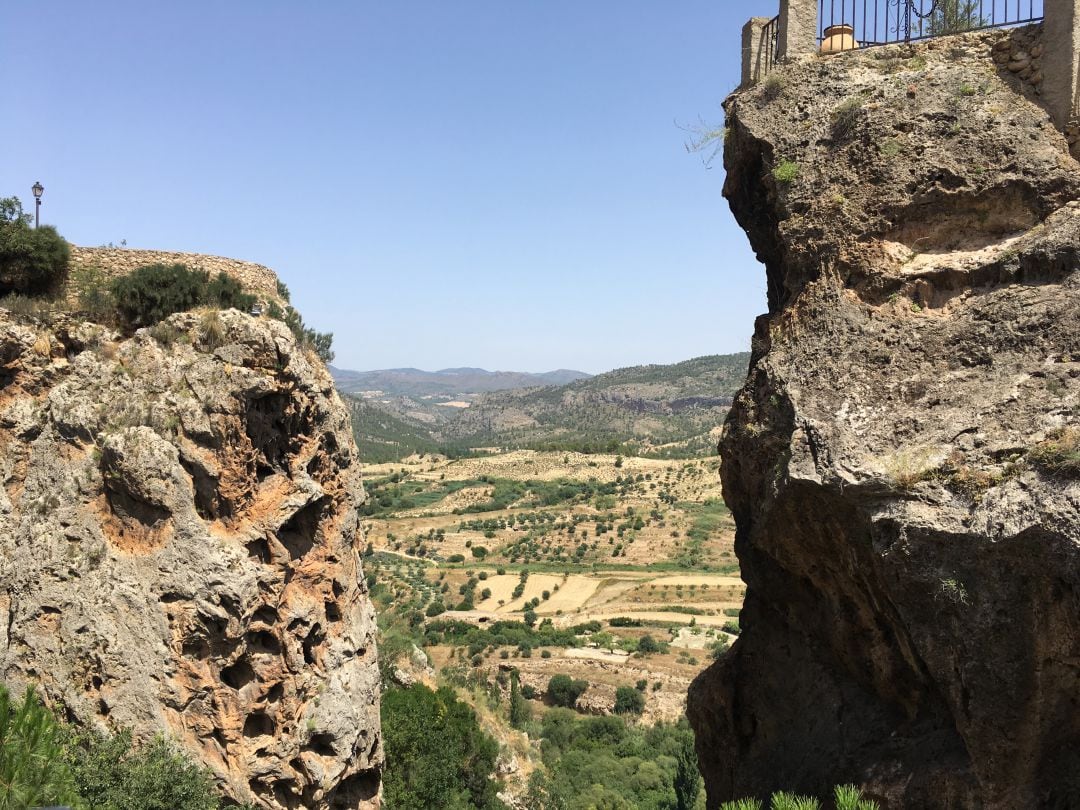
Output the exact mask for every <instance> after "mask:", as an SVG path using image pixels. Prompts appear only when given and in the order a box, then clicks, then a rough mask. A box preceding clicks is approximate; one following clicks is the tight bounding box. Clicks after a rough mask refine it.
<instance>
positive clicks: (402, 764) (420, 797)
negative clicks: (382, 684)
mask: <svg viewBox="0 0 1080 810" xmlns="http://www.w3.org/2000/svg"><path fill="white" fill-rule="evenodd" d="M382 730H383V740H384V743H385V746H386V770H385V772H384V773H383V790H384V796H385V803H386V806H387V807H392V808H393V809H394V810H468V809H469V808H479V810H503V808H505V805H504V804H503V803H502V802H501V801H499V799H498V798H497V797H496V795H495V794H496V791H497V784H496V783H495V782H494V781H492V779H491V774H492V772H493V771H494V769H495V758H496V757H497V756H498V754H499V746H498V743H496V742H495V740H494V739H493V738H492V737H490V736H489V735H487V734H485V733H484V732H483V730H482V729H481V728H480V724H479V723H478V722H477V719H476V713H475V712H474V711H473V710H472V708H470V707H469V706H468V705H467V704H465V703H463V702H462V701H460V700H458V699H457V696H456V695H455V693H454V690H453V689H452V688H450V687H448V686H443V687H441V688H440V689H439V690H438V691H437V692H433V691H432V690H431V689H429V688H427V687H426V686H424V685H423V684H415V685H414V686H410V687H409V688H408V689H389V690H388V691H387V692H385V693H384V694H383V698H382Z"/></svg>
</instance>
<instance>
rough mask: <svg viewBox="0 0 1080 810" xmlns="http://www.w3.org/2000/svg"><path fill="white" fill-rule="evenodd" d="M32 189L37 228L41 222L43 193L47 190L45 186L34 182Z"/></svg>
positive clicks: (35, 225)
mask: <svg viewBox="0 0 1080 810" xmlns="http://www.w3.org/2000/svg"><path fill="white" fill-rule="evenodd" d="M30 190H31V191H32V192H34V227H35V228H36V227H37V226H38V225H40V224H41V195H42V193H44V191H45V186H43V185H41V183H34V185H33V186H31V187H30Z"/></svg>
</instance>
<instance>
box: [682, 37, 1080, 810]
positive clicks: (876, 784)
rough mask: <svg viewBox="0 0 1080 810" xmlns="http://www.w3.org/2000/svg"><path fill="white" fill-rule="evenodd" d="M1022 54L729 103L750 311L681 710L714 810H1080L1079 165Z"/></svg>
mask: <svg viewBox="0 0 1080 810" xmlns="http://www.w3.org/2000/svg"><path fill="white" fill-rule="evenodd" d="M1039 36H1040V31H1039V29H1038V28H1027V29H1023V30H1019V31H1016V32H1000V31H999V32H989V33H980V34H967V35H962V36H956V37H947V38H942V39H939V40H934V41H931V42H929V43H924V44H921V45H900V46H893V47H887V48H875V49H868V50H865V51H860V52H852V53H846V54H841V55H838V56H834V57H826V58H822V57H811V58H807V59H805V60H803V61H798V62H795V63H792V64H788V65H785V66H781V67H780V68H779V69H777V71H776V72H775V73H774V74H773V76H772V77H771V78H770V79H769V80H767V81H766V82H764V83H763V84H761V85H759V86H758V87H756V88H753V89H750V90H746V91H742V92H738V93H736V94H735V95H733V96H732V97H731V98H730V99H729V100H728V101H727V102H726V106H725V109H726V113H727V130H726V144H725V150H724V163H725V167H726V169H727V179H726V183H725V187H724V193H725V196H726V197H727V198H728V200H729V202H730V205H731V208H732V211H733V212H734V214H735V216H736V218H737V219H738V221H739V223H740V224H741V225H742V226H743V228H744V229H745V230H746V232H747V234H748V235H749V238H750V241H751V243H752V245H753V248H754V250H755V252H756V253H757V255H758V257H759V259H760V260H761V261H762V263H763V264H764V265H765V271H766V274H767V278H768V297H769V313H768V314H767V315H764V316H762V317H761V318H759V320H758V322H757V325H756V330H755V336H754V342H753V356H752V360H751V365H750V370H749V375H748V378H747V381H746V384H745V386H744V387H743V389H742V390H741V392H740V393H739V394H738V396H737V398H736V402H735V405H734V407H733V408H732V411H731V412H730V415H729V417H728V420H727V424H726V426H725V431H724V435H723V438H722V440H721V445H720V451H721V454H722V456H723V473H722V475H723V484H724V490H725V498H726V499H727V502H728V504H729V506H730V507H731V509H732V512H733V513H734V516H735V519H736V522H737V527H738V529H737V545H736V550H737V552H738V555H739V559H740V562H741V565H742V571H743V576H744V578H745V580H746V582H747V596H746V604H745V608H744V610H743V613H742V619H741V621H742V626H743V634H742V636H741V637H740V639H739V640H738V642H737V643H736V644H735V645H734V647H733V648H732V650H731V651H730V653H729V654H728V655H726V656H725V657H724V658H723V659H721V660H720V661H719V662H717V663H716V664H715V665H714V666H712V667H711V668H710V669H708V670H706V671H705V672H704V673H703V674H702V675H701V676H699V678H698V679H697V680H696V681H695V683H694V684H693V686H692V687H691V690H690V695H689V708H688V712H689V716H690V719H691V723H692V724H693V726H694V728H695V731H696V733H697V747H698V753H699V758H700V761H701V766H702V770H703V772H704V774H705V777H706V782H707V788H708V795H709V807H711V808H715V807H717V806H718V804H719V803H720V802H721V801H723V800H726V799H728V798H731V797H732V796H746V795H757V796H764V795H766V794H767V793H768V792H769V791H772V790H776V789H781V788H785V789H795V790H799V791H803V792H807V793H815V794H817V795H823V794H825V793H826V792H828V791H829V790H830V788H831V786H832V785H833V784H836V783H840V782H848V781H851V782H858V783H862V784H865V785H867V786H868V788H869V791H870V792H871V793H872V794H874V795H875V796H876V797H878V798H879V799H881V800H882V804H883V806H884V807H889V808H900V807H903V808H909V807H927V808H1001V809H1002V810H1004V808H1019V807H1062V808H1064V807H1078V806H1080V711H1077V701H1078V700H1080V666H1078V662H1080V272H1078V267H1080V204H1078V203H1077V202H1076V200H1077V199H1080V166H1078V164H1077V163H1076V161H1074V159H1073V158H1072V157H1071V156H1070V153H1069V147H1068V143H1067V141H1066V139H1065V137H1064V136H1063V135H1062V134H1061V133H1060V132H1058V131H1057V130H1056V129H1055V128H1054V127H1053V126H1052V124H1051V122H1050V119H1049V117H1048V115H1047V114H1046V112H1045V111H1044V110H1043V109H1042V108H1040V107H1039V106H1038V103H1037V96H1036V95H1035V89H1034V88H1033V87H1032V86H1031V85H1030V83H1029V82H1025V81H1024V78H1023V77H1022V76H1020V75H1019V73H1020V72H1021V71H1014V70H1011V69H1010V67H1009V63H1011V62H1015V61H1016V60H1015V59H1012V58H1010V59H1002V58H1001V56H1000V55H1001V54H1006V53H1007V54H1010V56H1011V55H1012V54H1014V53H1015V52H1016V51H1017V50H1025V51H1027V50H1029V49H1034V47H1036V46H1037V44H1038V40H1039ZM1017 43H1020V45H1019V46H1018V44H1017ZM1021 46H1022V47H1021ZM995 54H997V55H998V56H997V58H995Z"/></svg>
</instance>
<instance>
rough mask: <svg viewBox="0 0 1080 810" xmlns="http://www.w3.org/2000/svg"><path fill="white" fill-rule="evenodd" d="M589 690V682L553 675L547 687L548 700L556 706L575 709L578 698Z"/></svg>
mask: <svg viewBox="0 0 1080 810" xmlns="http://www.w3.org/2000/svg"><path fill="white" fill-rule="evenodd" d="M588 688H589V682H588V681H581V680H575V679H574V678H571V677H570V676H569V675H563V674H561V673H560V674H558V675H552V676H551V680H549V681H548V687H547V695H548V700H550V701H551V702H552V703H553V704H554V705H556V706H563V707H565V708H567V709H573V708H574V707H575V706H576V705H577V701H578V698H579V697H581V696H582V694H584V692H585V690H586V689H588Z"/></svg>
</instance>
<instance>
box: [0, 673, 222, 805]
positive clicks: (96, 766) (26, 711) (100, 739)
mask: <svg viewBox="0 0 1080 810" xmlns="http://www.w3.org/2000/svg"><path fill="white" fill-rule="evenodd" d="M220 804H221V801H220V797H219V796H218V795H217V793H216V792H215V789H214V781H213V777H212V776H211V774H210V772H209V771H207V770H206V769H204V768H201V767H199V766H198V765H196V764H194V763H193V762H192V761H191V760H190V759H189V758H188V757H187V756H186V755H185V754H184V753H182V752H181V751H179V750H178V749H177V748H175V747H174V746H173V745H172V744H171V743H169V742H167V741H166V740H164V739H162V738H160V737H159V738H157V739H155V740H154V741H153V742H151V743H149V744H147V745H145V746H141V747H135V746H134V745H133V744H132V738H131V733H130V732H129V731H121V732H119V733H117V734H113V735H104V734H100V733H98V732H96V731H91V730H86V729H76V728H75V727H73V726H69V725H66V724H64V723H62V722H61V721H59V720H57V719H56V717H55V716H54V715H53V714H52V713H51V712H50V711H49V710H48V709H46V708H45V707H44V706H42V705H41V703H40V701H39V700H38V699H37V697H36V696H35V695H34V692H33V690H31V689H28V690H27V691H26V693H25V695H24V696H23V698H22V700H21V701H13V700H12V699H11V697H10V694H9V693H8V691H7V689H5V688H4V687H2V686H0V810H23V808H27V807H40V806H44V805H67V806H70V807H75V808H90V809H91V810H217V808H218V807H219V806H220Z"/></svg>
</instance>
